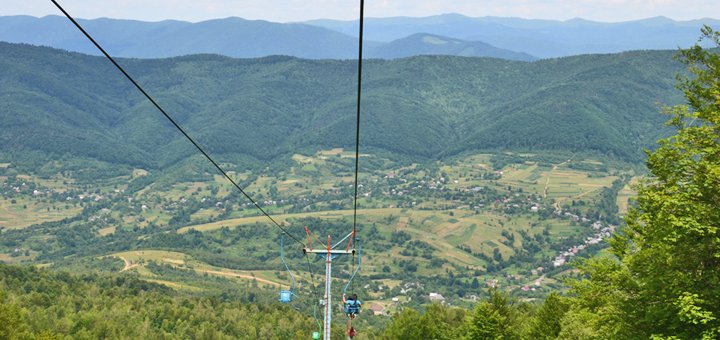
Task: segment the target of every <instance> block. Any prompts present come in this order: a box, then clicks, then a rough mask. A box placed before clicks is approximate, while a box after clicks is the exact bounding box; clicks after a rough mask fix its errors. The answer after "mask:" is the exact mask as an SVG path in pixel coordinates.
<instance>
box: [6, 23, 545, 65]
mask: <svg viewBox="0 0 720 340" xmlns="http://www.w3.org/2000/svg"><path fill="white" fill-rule="evenodd" d="M79 22H80V23H81V24H82V25H83V26H84V27H85V28H86V29H87V30H88V31H89V32H90V33H91V34H92V35H93V36H94V37H95V38H96V39H97V40H98V41H99V42H100V44H101V45H103V47H105V48H106V50H107V51H108V52H109V53H110V54H111V55H114V56H120V57H133V58H162V57H175V56H182V55H189V54H201V53H212V54H220V55H224V56H230V57H238V58H253V57H262V56H269V55H288V56H294V57H300V58H309V59H352V58H357V53H358V52H357V50H358V43H357V38H356V37H352V36H350V35H346V34H343V33H339V32H336V31H333V30H330V29H326V28H323V27H319V26H313V25H308V24H301V23H299V24H280V23H272V22H268V21H261V20H244V19H240V18H226V19H218V20H210V21H203V22H199V23H189V22H182V21H172V20H168V21H161V22H141V21H132V20H115V19H95V20H79ZM430 36H433V35H427V37H425V38H423V37H420V36H416V35H413V36H411V37H406V38H404V39H400V40H398V41H396V42H390V43H378V42H373V41H366V42H365V46H364V47H365V57H367V58H398V57H408V56H415V55H428V54H430V55H462V56H472V57H495V58H504V59H510V60H534V59H535V58H534V57H532V56H530V55H527V54H524V53H517V52H512V51H507V50H503V49H500V48H496V47H493V46H490V45H488V44H485V43H480V42H465V41H461V40H459V39H453V38H443V37H438V36H434V37H433V38H432V39H430V38H429V37H430ZM0 41H6V42H13V43H28V44H33V45H41V46H50V47H55V48H61V49H66V50H69V51H75V52H81V53H87V54H92V55H98V54H99V52H98V51H97V50H96V49H95V47H94V46H92V45H91V44H90V43H89V42H88V41H87V39H86V38H85V37H84V36H82V35H81V33H80V32H78V31H77V29H76V28H75V27H74V26H72V24H71V23H70V22H69V21H68V20H67V19H66V18H64V17H58V16H47V17H44V18H34V17H29V16H12V17H0ZM441 42H446V44H443V43H441ZM397 48H400V49H399V50H397Z"/></svg>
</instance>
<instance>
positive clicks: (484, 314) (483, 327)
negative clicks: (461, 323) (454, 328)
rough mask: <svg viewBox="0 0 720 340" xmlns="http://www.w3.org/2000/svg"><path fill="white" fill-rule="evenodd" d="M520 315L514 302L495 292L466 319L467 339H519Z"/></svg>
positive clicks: (505, 295) (506, 296) (503, 294)
mask: <svg viewBox="0 0 720 340" xmlns="http://www.w3.org/2000/svg"><path fill="white" fill-rule="evenodd" d="M519 317H520V313H519V310H518V308H517V306H516V305H515V301H514V300H513V299H511V298H510V297H509V296H508V295H507V294H505V293H502V292H500V291H497V290H492V291H491V292H490V298H489V299H488V300H487V301H483V302H481V303H480V304H478V305H477V306H476V307H475V309H474V310H473V312H472V315H471V316H470V318H468V324H467V334H466V336H467V338H469V339H520V334H521V329H520V328H519V327H518V326H519V322H518V321H519Z"/></svg>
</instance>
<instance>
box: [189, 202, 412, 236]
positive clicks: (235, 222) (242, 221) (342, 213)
mask: <svg viewBox="0 0 720 340" xmlns="http://www.w3.org/2000/svg"><path fill="white" fill-rule="evenodd" d="M400 210H401V209H398V208H381V209H360V210H358V216H360V215H365V216H386V215H390V214H393V213H394V214H396V215H397V214H398V213H399V212H400ZM352 215H353V211H352V210H333V211H318V212H311V213H300V214H282V215H275V216H273V219H274V220H275V221H277V222H278V223H282V222H285V221H287V220H289V219H298V218H305V217H315V218H323V219H333V218H340V217H350V216H352ZM257 222H269V220H268V218H267V217H265V216H263V215H261V216H253V217H242V218H234V219H229V220H223V221H217V222H212V223H205V224H198V225H193V226H188V227H184V228H180V229H178V233H181V234H183V233H186V232H188V231H189V230H190V229H195V230H197V231H210V230H216V229H220V228H222V227H229V228H234V227H237V226H240V225H246V224H254V223H257Z"/></svg>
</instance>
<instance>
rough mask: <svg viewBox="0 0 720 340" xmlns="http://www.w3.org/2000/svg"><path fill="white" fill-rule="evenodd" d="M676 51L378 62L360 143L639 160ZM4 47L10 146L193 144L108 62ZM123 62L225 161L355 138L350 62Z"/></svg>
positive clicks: (145, 163) (20, 150) (168, 148)
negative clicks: (519, 59)
mask: <svg viewBox="0 0 720 340" xmlns="http://www.w3.org/2000/svg"><path fill="white" fill-rule="evenodd" d="M673 53H674V52H671V51H648V52H628V53H622V54H616V55H587V56H578V57H568V58H562V59H550V60H542V61H537V62H532V63H527V62H512V61H504V60H499V59H484V58H461V57H433V56H428V57H415V58H408V59H401V60H395V61H381V60H369V61H367V65H366V73H365V75H364V76H365V77H364V79H365V83H364V87H365V96H364V101H363V108H364V109H363V111H364V113H363V134H362V140H361V143H362V145H363V148H365V149H366V150H380V151H385V152H392V153H394V154H396V155H398V157H410V158H413V159H429V158H430V159H437V158H444V157H447V156H452V155H456V154H460V153H462V152H465V151H474V152H477V151H482V150H485V151H503V150H514V151H523V150H535V151H551V150H560V151H568V152H583V153H590V154H594V155H600V156H607V157H612V158H614V159H621V160H626V161H632V162H636V163H637V162H640V161H641V160H642V158H643V154H642V152H641V150H642V149H643V148H645V147H651V146H652V144H653V142H654V141H655V140H656V139H657V138H658V137H659V136H661V135H663V131H666V130H664V129H663V127H662V124H661V122H662V117H660V116H659V115H657V111H658V105H660V104H663V103H664V104H676V103H679V102H680V98H679V96H678V93H677V91H675V90H674V88H673V83H674V75H675V74H676V73H677V72H678V71H680V70H681V65H680V64H679V63H677V62H676V61H674V60H673V59H672V55H673ZM0 56H1V58H0V77H2V79H3V82H2V83H1V84H0V95H1V96H2V98H3V100H2V104H0V105H2V110H3V112H6V113H7V114H4V115H2V116H1V117H0V119H2V121H1V123H2V126H3V127H5V129H3V130H2V131H0V145H1V146H2V148H1V149H0V152H2V158H3V159H6V160H15V161H18V162H19V163H28V162H31V161H32V160H33V159H35V158H38V157H46V156H44V155H51V156H52V158H55V159H57V158H58V157H62V156H63V155H73V157H79V156H81V157H85V158H91V159H97V160H102V161H106V162H111V163H115V164H130V165H134V166H142V167H151V168H156V167H167V166H169V165H172V164H175V163H177V162H179V161H181V160H185V159H187V158H188V157H189V156H190V155H193V154H194V150H193V149H192V146H190V145H189V144H188V143H187V142H186V141H185V140H184V139H183V138H182V136H181V135H180V134H178V133H177V132H176V131H175V130H174V129H173V128H172V127H171V126H169V123H167V122H166V121H165V120H164V118H163V117H162V116H161V115H160V114H158V113H156V112H155V111H154V110H153V109H152V108H151V107H150V104H148V103H147V102H146V101H145V100H144V99H143V98H142V97H141V95H140V94H138V93H137V92H136V90H135V89H134V88H132V85H131V84H129V83H128V82H127V81H125V80H123V79H122V78H121V75H119V74H118V73H117V71H116V70H115V69H113V67H112V65H111V64H110V63H108V62H107V61H106V60H104V59H102V58H100V57H92V56H86V55H80V54H76V53H69V52H64V51H60V50H54V49H49V48H43V47H32V46H28V45H17V44H8V43H2V44H0ZM120 62H121V63H122V64H123V65H124V66H125V67H126V68H127V69H128V71H129V72H130V73H131V74H133V75H134V76H135V77H137V78H138V80H139V81H140V83H141V84H143V86H144V87H146V88H147V89H148V91H149V92H150V93H151V94H152V95H153V96H154V97H155V98H156V99H157V100H158V102H159V103H160V104H161V105H163V106H164V107H165V108H166V109H167V111H169V112H170V113H171V115H172V116H174V117H175V118H176V119H177V120H178V121H179V122H180V124H182V125H183V126H184V127H186V128H187V130H188V132H190V133H191V134H192V135H193V136H195V137H196V138H197V140H198V141H199V143H200V144H201V145H203V146H204V147H206V148H207V150H208V151H210V152H211V153H212V154H214V155H218V157H221V159H223V160H225V161H228V162H229V163H238V160H242V162H241V163H251V162H249V161H247V159H248V158H249V159H261V160H263V162H267V160H270V159H274V158H277V157H278V156H281V155H286V154H288V153H294V152H299V151H302V150H307V151H308V152H312V151H315V150H320V149H324V148H333V147H349V146H351V145H353V138H352V136H351V134H350V133H348V132H349V131H353V130H354V127H353V126H354V125H353V124H354V114H355V111H354V105H355V103H354V100H355V87H354V86H353V81H352V80H353V79H354V77H355V75H356V70H355V65H354V64H353V62H352V61H329V60H328V61H311V60H302V59H296V58H291V57H267V58H260V59H244V60H239V59H231V58H226V57H220V56H212V55H199V56H188V57H178V58H172V59H158V60H137V59H127V60H121V61H120ZM68 70H72V71H71V72H70V71H68Z"/></svg>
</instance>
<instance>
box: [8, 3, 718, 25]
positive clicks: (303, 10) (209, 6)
mask: <svg viewBox="0 0 720 340" xmlns="http://www.w3.org/2000/svg"><path fill="white" fill-rule="evenodd" d="M57 1H58V2H59V3H60V4H61V5H62V6H63V7H65V9H66V10H67V11H68V12H70V14H71V15H73V16H75V17H77V18H85V19H94V18H100V17H107V18H118V19H135V20H142V21H160V20H165V19H176V20H184V21H192V22H197V21H203V20H209V19H217V18H226V17H231V16H234V17H241V18H245V19H263V20H269V21H275V22H294V21H304V20H311V19H319V18H327V19H341V20H352V19H356V18H357V16H358V11H359V0H262V1H261V0H115V1H110V0H57ZM3 2H4V4H3V5H2V6H0V16H5V15H32V16H45V15H49V14H56V15H60V14H61V13H60V12H59V11H58V10H57V8H56V7H55V6H54V5H53V4H52V2H51V1H50V0H22V1H10V0H3ZM443 13H460V14H464V15H467V16H471V17H481V16H500V17H520V18H527V19H555V20H568V19H572V18H583V19H588V20H593V21H601V22H619V21H628V20H636V19H644V18H649V17H655V16H666V17H669V18H672V19H675V20H691V19H700V18H715V19H720V0H445V1H443V0H367V1H365V15H366V17H391V16H410V17H422V16H430V15H437V14H443Z"/></svg>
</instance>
